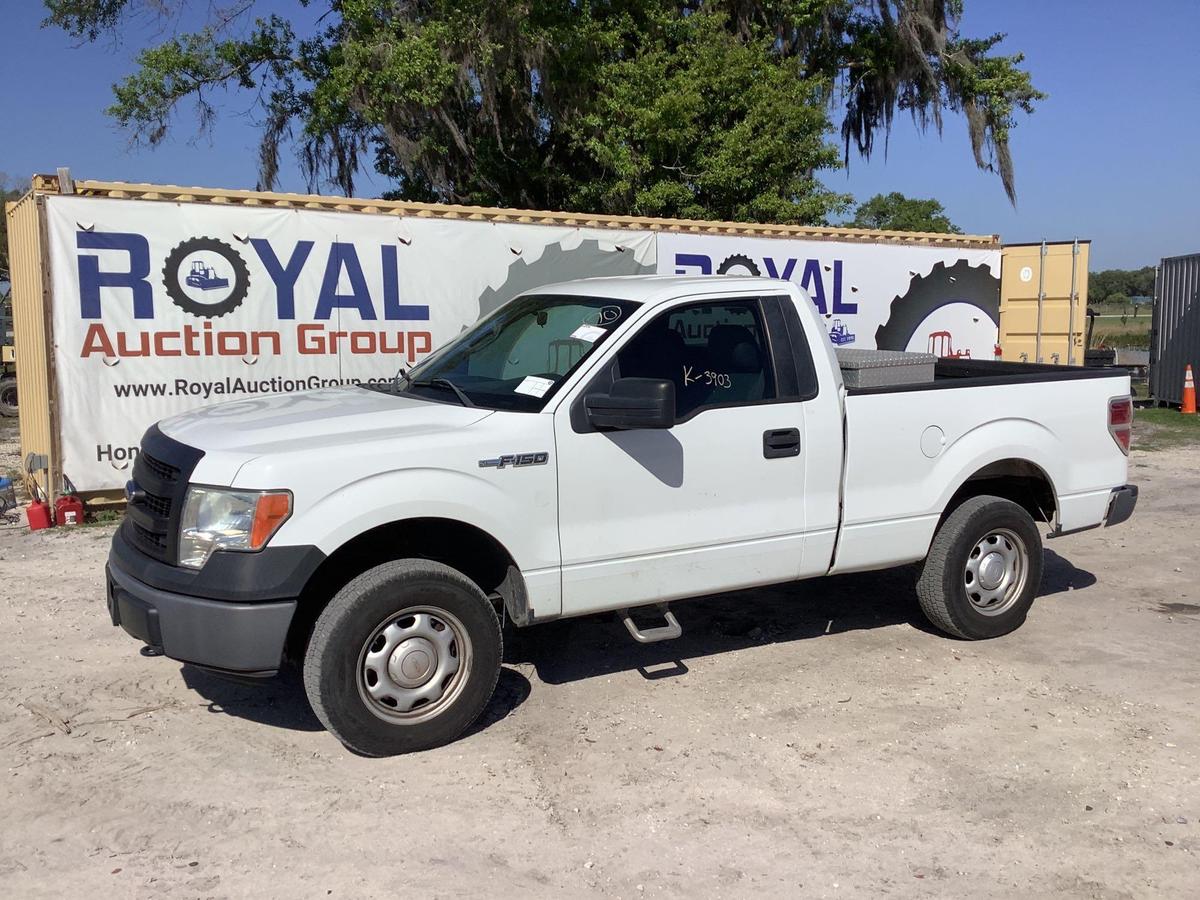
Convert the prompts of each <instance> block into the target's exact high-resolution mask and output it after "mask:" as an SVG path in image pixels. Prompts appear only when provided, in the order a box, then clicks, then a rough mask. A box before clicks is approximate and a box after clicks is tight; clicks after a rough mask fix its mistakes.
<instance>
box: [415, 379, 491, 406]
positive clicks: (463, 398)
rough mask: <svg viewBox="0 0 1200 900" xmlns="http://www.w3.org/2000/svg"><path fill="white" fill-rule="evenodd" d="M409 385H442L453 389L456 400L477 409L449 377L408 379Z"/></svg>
mask: <svg viewBox="0 0 1200 900" xmlns="http://www.w3.org/2000/svg"><path fill="white" fill-rule="evenodd" d="M408 386H409V387H444V388H449V389H450V390H452V391H454V396H455V397H457V398H458V402H459V403H461V404H462V405H463V406H469V407H471V408H472V409H477V407H476V406H475V404H474V403H473V402H472V401H471V398H470V397H468V396H467V394H466V392H465V391H464V390H463V389H462V388H460V387H459V386H458V385H457V384H455V383H454V382H453V381H451V380H450V379H449V378H430V379H429V380H428V381H410V382H409V383H408Z"/></svg>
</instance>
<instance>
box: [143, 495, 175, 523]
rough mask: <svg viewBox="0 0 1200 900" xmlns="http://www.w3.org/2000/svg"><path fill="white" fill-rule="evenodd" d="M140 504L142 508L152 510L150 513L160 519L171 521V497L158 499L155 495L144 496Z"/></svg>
mask: <svg viewBox="0 0 1200 900" xmlns="http://www.w3.org/2000/svg"><path fill="white" fill-rule="evenodd" d="M139 502H140V504H141V505H142V506H144V507H146V509H148V510H150V512H152V513H154V515H156V516H159V517H160V518H163V519H169V518H170V517H171V498H170V497H158V496H156V495H154V494H143V496H142V498H141V499H140V500H139Z"/></svg>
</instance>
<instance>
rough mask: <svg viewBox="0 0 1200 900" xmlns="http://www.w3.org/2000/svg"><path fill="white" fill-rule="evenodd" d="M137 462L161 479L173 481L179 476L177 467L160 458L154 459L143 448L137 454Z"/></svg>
mask: <svg viewBox="0 0 1200 900" xmlns="http://www.w3.org/2000/svg"><path fill="white" fill-rule="evenodd" d="M137 459H138V462H140V463H141V464H142V465H144V466H145V467H146V468H147V469H149V470H150V471H151V472H153V473H154V474H155V475H157V476H158V477H159V478H161V479H162V480H163V481H175V480H176V479H178V478H179V468H178V467H177V466H173V465H171V464H170V463H165V462H163V461H162V460H161V459H155V458H154V457H153V456H151V455H150V454H149V453H147V452H145V451H144V450H143V451H142V452H141V453H139V454H138V456H137Z"/></svg>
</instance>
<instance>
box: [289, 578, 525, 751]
mask: <svg viewBox="0 0 1200 900" xmlns="http://www.w3.org/2000/svg"><path fill="white" fill-rule="evenodd" d="M502 656H503V648H502V644H501V636H500V623H499V621H498V620H497V618H496V612H495V610H494V609H493V608H492V605H491V604H490V603H489V602H488V600H487V598H486V597H485V596H484V594H483V592H482V591H480V590H479V588H478V587H477V586H476V585H475V584H474V583H473V582H471V581H470V580H469V579H468V578H466V577H465V576H464V575H462V574H461V573H460V572H458V571H456V570H454V569H451V568H450V567H449V566H444V565H442V564H440V563H434V562H429V561H427V560H420V559H408V560H399V561H397V562H390V563H385V564H383V565H381V566H377V567H376V568H374V569H371V570H369V571H367V572H365V573H363V574H362V575H360V576H358V577H357V578H355V579H354V580H353V581H351V582H350V583H349V584H347V585H346V586H345V587H344V588H342V590H340V591H339V592H338V594H337V596H335V597H334V598H333V600H332V601H331V602H330V604H329V606H327V607H326V608H325V610H324V611H323V612H322V613H321V615H320V617H319V618H318V619H317V623H316V625H315V627H314V628H313V634H312V638H311V639H310V640H309V644H308V650H307V652H306V653H305V657H304V687H305V690H306V691H307V693H308V698H309V702H310V703H311V704H312V707H313V711H314V712H316V714H317V718H319V719H320V720H321V722H322V724H324V726H325V727H326V728H328V729H329V731H330V732H332V733H333V735H334V736H335V737H337V738H338V740H340V741H341V742H342V743H343V744H345V745H346V746H347V747H349V748H350V749H351V750H354V751H356V752H358V753H361V754H363V755H365V756H391V755H394V754H397V753H408V752H411V751H414V750H425V749H429V748H431V747H438V746H441V745H442V744H447V743H449V742H450V741H452V740H454V739H455V738H456V737H458V736H459V735H460V734H461V733H462V732H463V731H464V730H465V729H466V728H467V727H468V726H469V725H470V724H471V723H472V722H473V721H475V718H476V717H477V716H478V715H479V714H480V713H481V712H482V711H483V709H484V707H485V706H486V705H487V702H488V700H489V699H490V698H491V695H492V690H493V688H494V687H495V686H496V679H497V677H498V676H499V674H500V661H501V658H502Z"/></svg>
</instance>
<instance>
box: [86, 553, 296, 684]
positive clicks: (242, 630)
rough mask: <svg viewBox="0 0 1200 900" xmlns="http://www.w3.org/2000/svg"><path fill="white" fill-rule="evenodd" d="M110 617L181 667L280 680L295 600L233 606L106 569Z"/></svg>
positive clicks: (294, 610) (109, 567) (114, 569)
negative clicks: (155, 585)
mask: <svg viewBox="0 0 1200 900" xmlns="http://www.w3.org/2000/svg"><path fill="white" fill-rule="evenodd" d="M106 578H107V582H108V587H107V592H106V593H107V600H108V613H109V616H111V617H112V623H113V624H114V625H120V626H121V627H122V628H124V629H125V631H126V632H128V633H129V634H130V635H132V636H133V637H135V638H137V639H138V640H139V641H142V642H143V643H144V644H146V645H147V646H149V647H152V648H154V649H155V650H158V651H159V652H160V653H162V654H164V655H166V656H169V657H171V659H177V660H179V661H180V662H187V663H193V664H195V665H198V666H204V667H205V668H209V669H220V670H222V671H226V672H236V673H238V674H241V675H259V676H264V677H265V676H269V675H274V674H275V673H276V672H277V671H278V670H279V664H280V660H281V659H282V658H283V645H284V642H285V641H286V640H287V633H288V628H289V626H290V625H291V624H292V616H293V614H294V613H295V612H296V601H295V600H276V601H273V602H270V603H229V602H227V601H223V600H205V599H203V598H201V597H188V596H186V595H185V594H172V593H169V592H168V591H160V590H158V589H157V588H152V587H150V585H148V584H143V583H142V582H140V581H137V580H136V579H134V578H132V577H130V576H129V575H127V574H126V573H124V572H122V571H121V570H120V569H116V568H113V567H112V566H111V565H109V566H107V567H106Z"/></svg>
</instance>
